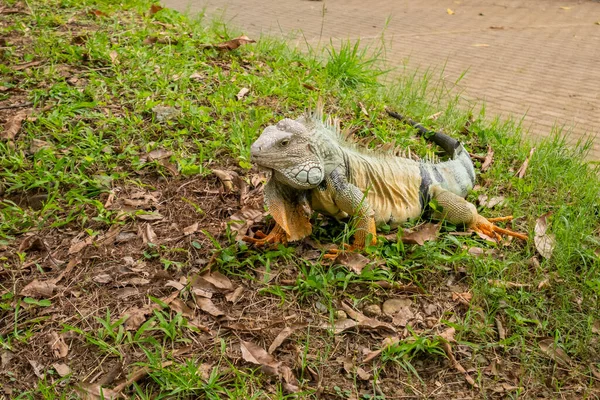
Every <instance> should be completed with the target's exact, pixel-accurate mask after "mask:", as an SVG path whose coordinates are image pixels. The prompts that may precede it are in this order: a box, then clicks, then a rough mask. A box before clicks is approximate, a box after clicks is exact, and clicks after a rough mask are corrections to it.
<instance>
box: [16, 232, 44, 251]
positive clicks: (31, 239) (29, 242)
mask: <svg viewBox="0 0 600 400" xmlns="http://www.w3.org/2000/svg"><path fill="white" fill-rule="evenodd" d="M46 249H47V245H46V244H45V243H44V241H43V240H42V239H41V238H40V237H39V236H37V235H35V236H28V237H26V238H25V239H24V240H23V241H22V242H21V244H20V245H19V250H18V251H19V253H23V252H26V251H29V250H32V251H42V250H46Z"/></svg>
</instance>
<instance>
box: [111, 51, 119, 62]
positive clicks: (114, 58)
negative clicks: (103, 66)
mask: <svg viewBox="0 0 600 400" xmlns="http://www.w3.org/2000/svg"><path fill="white" fill-rule="evenodd" d="M108 56H109V57H110V61H111V62H112V63H113V64H118V63H119V54H118V53H117V52H116V51H115V50H113V51H111V52H110V53H108Z"/></svg>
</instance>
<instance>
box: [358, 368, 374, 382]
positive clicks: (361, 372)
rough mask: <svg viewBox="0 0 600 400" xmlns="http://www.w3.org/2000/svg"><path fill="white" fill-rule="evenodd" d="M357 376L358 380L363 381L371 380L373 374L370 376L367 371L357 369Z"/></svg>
mask: <svg viewBox="0 0 600 400" xmlns="http://www.w3.org/2000/svg"><path fill="white" fill-rule="evenodd" d="M356 376H358V378H359V379H360V380H363V381H370V380H371V374H369V373H368V372H367V371H365V370H364V369H362V368H361V367H356Z"/></svg>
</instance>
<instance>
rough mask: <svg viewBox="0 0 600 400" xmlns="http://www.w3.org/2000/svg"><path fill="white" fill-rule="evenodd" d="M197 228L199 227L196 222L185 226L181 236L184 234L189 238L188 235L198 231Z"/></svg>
mask: <svg viewBox="0 0 600 400" xmlns="http://www.w3.org/2000/svg"><path fill="white" fill-rule="evenodd" d="M198 226H199V225H198V223H197V222H196V223H194V224H192V225H190V226H186V227H185V228H183V234H184V235H185V236H189V235H191V234H192V233H195V232H197V231H198Z"/></svg>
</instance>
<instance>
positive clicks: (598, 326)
mask: <svg viewBox="0 0 600 400" xmlns="http://www.w3.org/2000/svg"><path fill="white" fill-rule="evenodd" d="M592 333H596V334H598V335H600V319H597V320H595V321H594V323H593V324H592Z"/></svg>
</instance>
